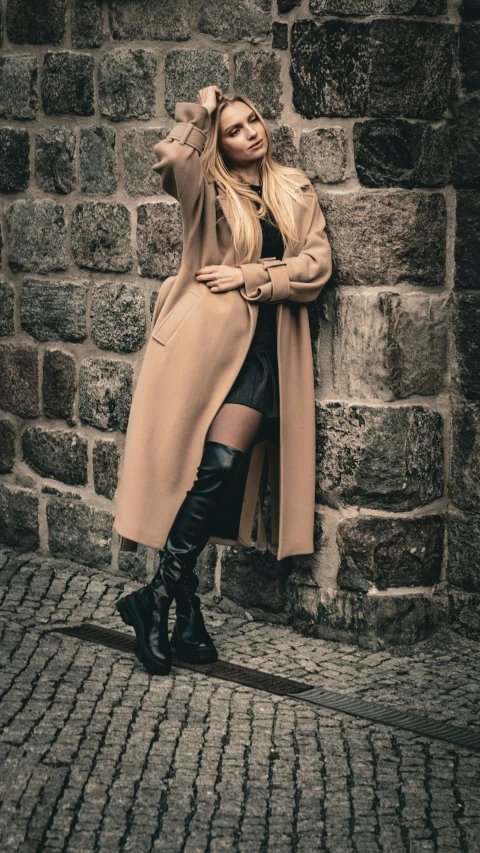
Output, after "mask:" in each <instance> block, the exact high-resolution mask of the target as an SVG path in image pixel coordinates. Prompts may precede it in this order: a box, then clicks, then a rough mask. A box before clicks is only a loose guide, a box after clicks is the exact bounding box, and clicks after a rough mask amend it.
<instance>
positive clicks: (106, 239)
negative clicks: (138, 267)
mask: <svg viewBox="0 0 480 853" xmlns="http://www.w3.org/2000/svg"><path fill="white" fill-rule="evenodd" d="M72 252H73V257H74V260H75V263H76V264H77V266H79V267H83V268H86V269H92V270H99V271H101V272H126V271H127V270H129V269H131V267H132V263H133V261H132V250H131V243H130V213H129V211H128V209H127V208H126V207H125V205H124V204H114V203H107V202H101V201H84V202H82V203H81V204H78V205H77V206H76V207H75V208H74V210H73V213H72Z"/></svg>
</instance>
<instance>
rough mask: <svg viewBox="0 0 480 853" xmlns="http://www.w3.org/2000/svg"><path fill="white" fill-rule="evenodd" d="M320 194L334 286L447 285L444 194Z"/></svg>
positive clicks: (405, 192)
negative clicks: (325, 222) (328, 241)
mask: <svg viewBox="0 0 480 853" xmlns="http://www.w3.org/2000/svg"><path fill="white" fill-rule="evenodd" d="M317 195H318V199H319V202H320V207H321V209H322V210H323V213H324V214H325V218H326V221H327V232H328V236H329V240H330V244H331V247H332V256H333V273H332V278H331V284H349V285H374V286H378V285H383V286H387V287H391V286H392V285H396V284H402V283H407V284H421V285H432V286H433V285H443V284H444V282H445V257H446V205H445V198H444V196H443V194H442V193H430V194H427V193H424V192H415V191H414V190H410V191H408V190H404V191H402V190H392V191H389V190H383V191H379V192H376V193H372V192H368V191H367V190H365V191H359V192H351V193H335V192H328V191H326V190H321V191H318V192H317Z"/></svg>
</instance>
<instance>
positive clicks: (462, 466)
mask: <svg viewBox="0 0 480 853" xmlns="http://www.w3.org/2000/svg"><path fill="white" fill-rule="evenodd" d="M450 462H451V469H450V489H449V493H450V494H449V497H450V499H451V500H452V502H453V503H454V504H455V505H456V506H457V507H460V509H463V510H466V511H467V512H474V513H477V514H478V513H480V403H479V402H476V403H469V402H457V403H456V404H454V405H453V407H452V456H451V460H450Z"/></svg>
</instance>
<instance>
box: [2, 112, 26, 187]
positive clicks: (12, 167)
mask: <svg viewBox="0 0 480 853" xmlns="http://www.w3.org/2000/svg"><path fill="white" fill-rule="evenodd" d="M29 160H30V136H29V133H28V130H13V128H10V127H2V128H0V193H17V192H22V190H25V189H26V188H27V187H28V182H29V180H30V162H29Z"/></svg>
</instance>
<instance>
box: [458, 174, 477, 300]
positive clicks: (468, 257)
mask: <svg viewBox="0 0 480 853" xmlns="http://www.w3.org/2000/svg"><path fill="white" fill-rule="evenodd" d="M456 220H457V232H456V235H455V287H465V288H469V289H472V290H475V289H478V288H480V275H479V274H478V259H479V257H480V192H479V191H478V190H459V191H458V192H457V211H456Z"/></svg>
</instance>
